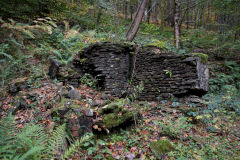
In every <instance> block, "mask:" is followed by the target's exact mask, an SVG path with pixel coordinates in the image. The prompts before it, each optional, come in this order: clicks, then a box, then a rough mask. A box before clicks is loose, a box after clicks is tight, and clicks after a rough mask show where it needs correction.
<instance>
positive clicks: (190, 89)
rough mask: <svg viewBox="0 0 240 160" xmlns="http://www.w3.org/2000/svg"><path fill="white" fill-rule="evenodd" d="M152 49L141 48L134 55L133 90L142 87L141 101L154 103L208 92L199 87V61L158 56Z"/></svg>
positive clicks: (168, 54) (168, 55) (170, 54)
mask: <svg viewBox="0 0 240 160" xmlns="http://www.w3.org/2000/svg"><path fill="white" fill-rule="evenodd" d="M156 50H158V49H157V48H154V47H150V46H149V47H143V48H142V49H141V50H140V51H139V52H138V54H137V55H136V63H135V71H134V72H135V76H134V78H133V82H134V86H136V85H138V84H140V83H142V84H144V90H143V92H142V93H141V95H140V97H139V98H140V99H142V100H157V99H158V97H159V98H170V97H171V96H177V97H181V96H187V95H188V94H189V95H190V94H195V95H196V94H197V95H202V94H204V93H205V92H206V91H207V90H204V89H203V88H201V87H198V88H197V87H196V86H199V85H198V83H199V73H198V72H197V65H198V63H200V62H199V61H200V59H199V58H198V57H188V56H181V55H175V54H172V53H167V52H159V50H158V52H157V51H156Z"/></svg>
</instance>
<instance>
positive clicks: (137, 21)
mask: <svg viewBox="0 0 240 160" xmlns="http://www.w3.org/2000/svg"><path fill="white" fill-rule="evenodd" d="M147 2H148V0H143V1H142V3H141V4H140V5H141V6H140V8H139V11H138V12H137V13H136V18H134V19H133V21H134V20H135V23H134V26H133V29H132V30H131V32H128V33H127V40H128V41H132V40H133V39H134V37H135V36H136V34H137V31H138V29H139V25H140V23H141V21H142V18H143V16H144V12H145V8H146V5H147Z"/></svg>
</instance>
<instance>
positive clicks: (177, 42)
mask: <svg viewBox="0 0 240 160" xmlns="http://www.w3.org/2000/svg"><path fill="white" fill-rule="evenodd" d="M179 1H180V0H174V37H175V45H176V48H180V36H181V31H180V28H181V27H180V2H179Z"/></svg>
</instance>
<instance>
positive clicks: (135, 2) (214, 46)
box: [0, 0, 240, 160]
mask: <svg viewBox="0 0 240 160" xmlns="http://www.w3.org/2000/svg"><path fill="white" fill-rule="evenodd" d="M144 3H145V4H146V6H145V7H144V8H143V9H144V12H143V18H142V20H141V24H140V26H139V27H137V34H136V36H134V37H133V40H130V41H129V39H128V35H129V32H130V31H131V29H132V28H133V27H132V24H134V23H135V22H136V21H137V18H138V17H137V16H136V15H137V14H135V13H136V12H137V11H138V10H140V8H141V7H140V6H141V4H144ZM0 6H1V8H0V66H1V67H0V85H1V88H0V99H1V102H0V115H1V118H0V120H1V121H0V159H54V158H55V159H80V158H85V159H164V158H165V159H178V160H185V159H186V160H187V159H216V160H217V159H219V160H220V159H223V160H225V159H240V155H239V152H240V146H239V140H240V139H239V137H240V131H239V127H240V122H239V115H240V97H239V90H240V10H239V7H240V1H239V0H181V1H180V0H1V1H0ZM103 41H110V42H119V43H120V42H125V41H127V43H134V44H141V45H153V46H157V47H159V48H160V49H162V50H164V51H169V52H173V53H176V54H180V55H184V54H188V53H202V55H203V56H204V57H205V59H207V60H208V64H209V68H210V79H209V85H210V86H209V92H208V93H207V94H206V95H205V96H204V97H202V99H201V103H200V104H201V105H200V107H199V106H197V105H196V104H194V103H187V104H185V103H184V104H182V103H180V102H177V101H176V100H174V99H170V100H159V102H158V103H155V102H146V101H145V102H139V101H137V100H135V99H137V92H141V88H137V89H136V94H134V95H132V97H131V98H126V99H117V100H116V99H115V100H112V101H113V102H115V103H117V104H118V105H120V106H126V105H127V106H131V108H133V109H135V110H138V111H139V112H141V114H142V115H143V118H142V119H141V120H139V122H138V124H135V126H134V127H131V128H128V129H126V130H120V131H118V132H116V133H115V132H114V133H113V134H111V135H109V136H107V137H104V138H102V137H100V138H99V137H98V136H96V135H94V134H92V133H91V134H89V133H87V134H86V135H84V136H83V137H82V138H81V139H80V140H76V141H73V139H72V137H71V136H70V137H69V136H67V135H69V134H67V133H66V131H65V130H66V124H65V123H62V122H60V120H59V118H56V117H55V118H51V119H50V120H49V119H44V118H43V117H44V116H43V115H41V114H38V112H40V111H39V108H41V107H45V108H48V107H47V105H49V104H50V103H52V105H53V106H54V105H55V104H56V105H57V104H58V103H59V102H56V101H54V98H52V99H48V98H49V97H51V96H48V95H51V94H54V93H52V90H51V89H50V90H48V89H49V88H47V87H46V85H45V83H46V81H47V82H48V83H51V85H55V84H58V81H57V80H49V78H48V76H47V72H48V67H49V61H50V59H55V60H57V61H58V62H60V63H61V64H67V63H68V62H70V61H71V60H72V59H73V57H74V56H75V55H76V54H77V53H79V52H80V51H82V49H83V48H85V47H87V46H89V45H90V44H93V43H96V42H103ZM94 78H95V77H91V76H89V75H88V76H85V77H83V78H82V79H81V82H82V85H83V86H84V87H85V88H82V90H85V91H86V94H87V95H88V92H90V91H91V92H93V91H92V90H94V92H95V90H97V89H96V88H97V87H96V84H95V83H96V81H95V79H94ZM19 81H27V84H28V91H34V92H36V93H41V94H43V95H44V96H45V97H44V96H42V97H41V96H39V97H38V98H36V99H34V98H32V99H31V100H30V101H26V102H27V103H29V105H30V106H31V107H30V109H32V111H34V113H33V115H34V116H33V117H34V118H29V117H31V116H30V114H29V112H25V110H26V108H24V107H22V108H21V109H20V111H18V112H16V113H17V114H16V113H15V114H14V116H13V115H12V112H13V111H14V109H13V108H14V107H16V106H17V104H16V103H15V102H17V101H18V100H19V99H21V98H19V97H21V96H19V95H10V94H9V93H8V90H9V86H10V85H11V84H12V83H16V82H19ZM86 87H87V88H86ZM38 91H39V92H38ZM40 91H41V92H40ZM79 92H80V90H79ZM96 92H97V91H96ZM84 94H85V92H84ZM43 97H44V99H43V100H42V101H41V98H43ZM45 101H49V103H48V104H47V103H45ZM35 102H36V103H35ZM33 103H34V104H33ZM79 103H80V102H79ZM82 103H84V104H82ZM81 104H82V105H87V104H88V105H91V104H93V102H92V99H91V97H88V99H87V100H86V101H84V102H81ZM174 107H175V108H176V107H180V108H179V109H175V108H174ZM182 107H185V108H184V109H182ZM156 110H158V111H159V113H160V112H161V116H159V115H156V114H154V112H155V111H156ZM178 110H179V112H178ZM182 110H184V111H182ZM23 111H24V112H23ZM41 112H42V110H41ZM51 125H52V126H51ZM46 128H47V129H46ZM49 128H51V129H49ZM6 135H7V136H6ZM159 135H160V136H159ZM159 137H160V139H162V138H163V141H164V142H163V143H164V144H162V145H163V146H165V147H166V148H167V149H166V148H164V149H162V148H161V149H159V148H158V149H159V150H160V151H159V150H158V151H159V152H155V151H154V149H153V148H154V147H152V145H151V144H152V143H150V142H154V141H155V140H157V139H159ZM66 139H67V142H66ZM169 146H170V147H169ZM173 148H174V149H173ZM168 151H171V152H168Z"/></svg>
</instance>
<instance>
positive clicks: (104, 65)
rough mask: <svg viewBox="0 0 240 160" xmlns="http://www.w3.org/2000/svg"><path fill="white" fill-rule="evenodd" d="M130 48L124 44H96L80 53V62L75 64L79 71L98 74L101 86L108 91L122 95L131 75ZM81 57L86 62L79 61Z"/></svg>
mask: <svg viewBox="0 0 240 160" xmlns="http://www.w3.org/2000/svg"><path fill="white" fill-rule="evenodd" d="M130 48H131V47H129V46H127V45H122V44H112V43H102V44H95V45H93V46H91V47H89V48H86V49H85V50H84V51H83V52H82V53H80V54H79V55H78V60H77V61H78V63H74V66H75V68H78V69H77V70H79V72H84V73H90V74H91V75H93V76H96V78H97V79H98V85H99V87H100V88H103V89H104V91H105V92H106V93H110V94H114V95H116V96H121V94H122V93H123V92H124V91H126V89H127V86H128V80H129V76H130V54H129V53H130V52H131V51H132V50H131V49H130ZM81 59H85V61H86V62H84V63H82V64H81V63H79V61H81ZM84 66H85V67H84ZM86 66H87V67H86Z"/></svg>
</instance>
